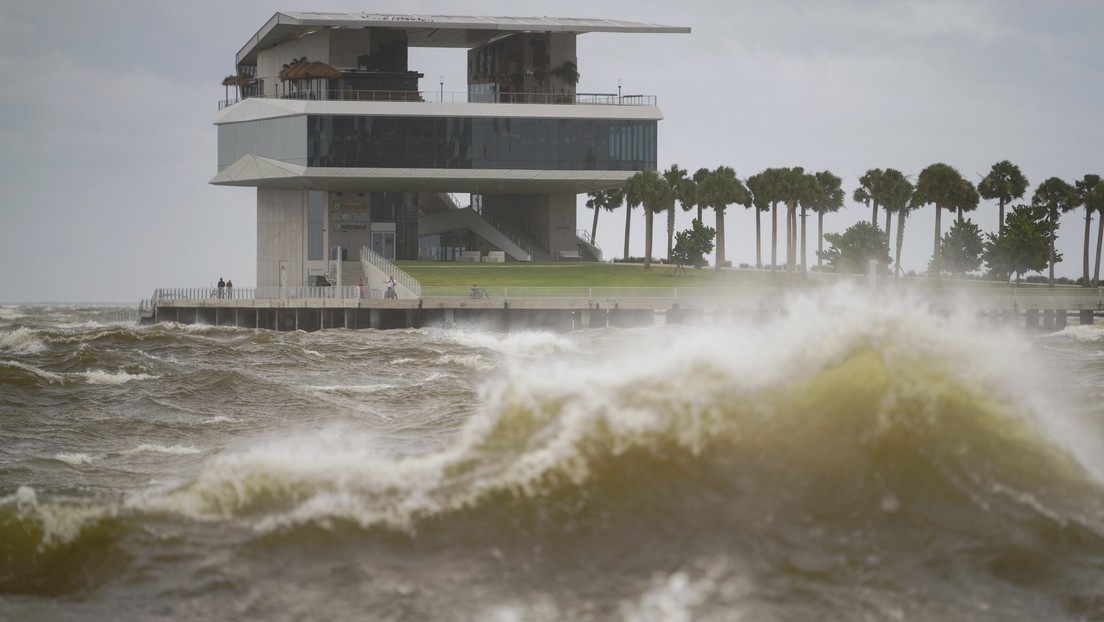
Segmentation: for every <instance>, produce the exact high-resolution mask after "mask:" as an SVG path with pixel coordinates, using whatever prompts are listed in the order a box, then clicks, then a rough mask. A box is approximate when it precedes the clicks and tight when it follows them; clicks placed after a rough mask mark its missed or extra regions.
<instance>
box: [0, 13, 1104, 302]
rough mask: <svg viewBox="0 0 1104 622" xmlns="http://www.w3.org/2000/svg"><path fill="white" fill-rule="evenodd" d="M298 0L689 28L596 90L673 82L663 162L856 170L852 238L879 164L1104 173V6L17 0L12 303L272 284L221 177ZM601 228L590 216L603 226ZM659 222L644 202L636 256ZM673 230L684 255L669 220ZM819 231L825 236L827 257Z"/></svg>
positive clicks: (603, 235)
mask: <svg viewBox="0 0 1104 622" xmlns="http://www.w3.org/2000/svg"><path fill="white" fill-rule="evenodd" d="M278 10H302V11H324V12H357V13H359V12H363V11H370V12H373V13H411V14H443V15H509V16H535V15H537V16H540V15H549V16H555V17H597V18H616V19H626V20H635V21H647V22H653V23H659V24H670V25H678V26H689V27H690V28H692V29H693V32H692V33H691V34H688V35H687V34H679V35H675V34H668V35H636V34H603V33H592V34H586V35H583V36H580V38H579V46H578V52H579V72H580V74H581V76H582V77H581V79H580V81H579V85H578V90H579V91H581V92H616V89H617V81H618V79H620V80H621V81H622V84H623V91H624V92H625V93H633V94H635V93H643V94H651V95H656V96H657V98H658V103H659V106H660V108H661V109H662V111H663V114H664V117H665V118H664V120H663V121H661V122H660V129H659V158H658V159H659V167H660V168H661V169H666V168H667V167H669V166H670V165H671V164H673V163H677V164H679V165H680V166H682V167H683V168H687V169H689V170H690V171H691V172H693V171H694V170H696V169H698V168H700V167H708V168H714V167H716V166H718V165H722V164H723V165H728V166H732V167H733V168H735V169H736V171H737V174H738V175H739V176H741V177H744V178H746V177H747V176H749V175H752V174H754V173H756V172H759V171H761V170H763V169H764V168H767V167H771V166H803V167H805V169H806V170H807V171H820V170H830V171H832V172H834V173H835V174H837V175H839V176H840V177H842V178H843V186H844V189H845V191H846V192H847V195H848V202H847V206H846V207H845V209H844V210H843V211H842V212H841V213H839V214H836V215H831V216H829V217H827V218H826V228H827V229H828V230H830V231H842V230H844V229H845V228H847V227H848V226H850V225H851V224H853V223H854V222H856V221H858V220H861V219H864V218H869V216H870V212H869V210H868V209H867V208H865V207H864V206H862V205H861V204H858V203H854V202H853V201H851V200H850V197H851V193H852V191H853V190H854V188H855V186H856V184H857V179H858V177H859V176H860V175H862V174H863V172H864V171H866V170H867V169H870V168H876V167H877V168H887V167H893V168H897V169H900V170H901V171H902V172H904V173H905V174H906V175H909V176H911V177H912V178H913V179H915V176H916V175H917V174H918V173H919V172H920V171H921V170H922V169H923V168H924V167H925V166H927V165H929V164H932V163H934V162H945V163H947V164H950V165H951V166H953V167H955V168H957V169H958V170H959V171H960V172H961V173H962V174H963V175H964V176H966V177H967V178H968V179H970V180H971V181H973V182H977V181H978V180H980V179H981V177H982V176H983V175H984V174H985V173H986V172H987V171H988V170H989V168H990V166H992V164H993V163H995V162H997V161H1000V160H1004V159H1008V160H1011V161H1012V162H1014V163H1016V164H1018V165H1019V166H1020V168H1021V169H1022V170H1023V172H1024V174H1025V175H1026V176H1027V177H1028V179H1029V181H1030V182H1031V185H1032V188H1031V189H1030V190H1029V191H1028V196H1027V197H1025V199H1029V198H1030V192H1031V191H1032V190H1033V189H1034V187H1035V186H1036V185H1038V183H1039V182H1042V181H1043V180H1044V179H1046V178H1048V177H1051V176H1058V177H1061V178H1063V179H1065V180H1067V181H1069V182H1073V181H1074V180H1076V179H1080V178H1081V177H1082V176H1084V175H1085V174H1086V173H1097V174H1104V147H1102V145H1104V117H1102V114H1101V110H1102V108H1104V36H1102V35H1101V34H1100V32H1101V26H1102V25H1104V2H1101V1H1099V0H1084V1H1063V0H1057V1H1048V2H1037V1H1030V0H1013V1H1009V0H984V1H976V2H974V1H957V2H949V1H948V2H944V1H895V0H869V1H867V0H848V1H827V0H824V1H813V0H810V1H808V2H796V1H786V0H769V1H767V0H763V1H754V2H753V1H741V0H724V1H717V2H712V1H710V2H692V1H690V2H670V1H669V0H664V1H662V2H660V1H652V0H632V1H628V0H614V1H610V2H594V1H589V2H577V1H574V0H556V1H555V2H552V1H548V0H545V1H543V2H530V1H526V0H510V1H503V0H481V1H480V2H448V1H424V2H417V1H409V0H404V1H402V2H399V1H392V2H370V3H365V2H348V1H344V0H329V1H325V2H317V1H313V0H299V1H298V2H295V3H292V4H288V3H287V2H286V0H280V1H279V2H271V1H268V0H234V1H233V2H226V1H225V0H220V1H218V2H214V1H211V0H189V1H188V2H160V1H156V2H155V1H150V0H95V1H89V0H66V1H62V0H36V1H35V2H17V1H15V0H0V84H3V87H2V88H0V302H47V301H54V302H77V301H84V302H136V301H137V300H138V299H140V298H143V297H148V296H150V295H151V294H152V292H153V290H154V289H155V288H157V287H198V286H206V285H209V284H211V283H214V282H215V281H217V280H218V278H219V277H224V278H232V279H233V280H234V283H235V285H237V286H239V287H248V286H252V285H253V284H254V283H255V275H256V208H255V190H254V189H252V188H226V187H216V186H211V185H209V184H208V183H207V182H208V181H209V180H210V179H211V177H213V176H214V174H215V173H216V170H215V165H216V129H215V127H214V125H213V124H212V121H213V119H214V116H215V113H216V111H217V102H218V100H220V99H222V98H223V93H224V89H223V87H222V85H221V82H222V79H223V78H224V77H225V76H227V75H229V74H232V73H234V54H235V53H236V52H237V51H238V49H240V48H241V47H242V45H243V44H244V43H245V41H246V40H247V39H249V38H250V37H251V36H252V35H253V34H254V33H256V32H257V30H258V29H259V28H260V27H261V26H262V25H263V24H264V23H265V21H267V20H268V19H269V18H270V17H272V15H273V14H274V13H275V12H276V11H278ZM411 65H412V67H411V68H412V69H415V70H418V71H421V72H423V73H424V74H425V76H426V78H425V79H424V81H423V85H422V88H423V89H426V90H437V89H438V88H440V87H439V85H438V81H439V79H440V78H439V76H442V75H443V76H444V80H445V86H444V89H445V90H446V91H463V90H464V88H465V87H464V83H465V75H464V67H465V54H464V52H463V51H462V50H432V51H412V54H411ZM583 198H584V199H585V197H583ZM581 204H582V201H580V205H581ZM996 211H997V208H996V205H995V203H990V202H986V201H983V202H982V205H981V206H980V208H979V209H978V211H977V212H974V213H973V214H971V217H972V218H973V220H974V221H975V222H976V223H978V224H979V225H980V226H981V228H982V230H983V231H993V230H995V228H996V225H997V216H996ZM689 219H690V216H688V215H682V214H680V217H679V223H678V226H677V229H684V228H687V227H688V226H689ZM590 222H591V212H590V210H588V209H586V208H585V207H582V206H580V209H579V227H580V228H589V227H590ZM950 222H951V219H950V218H948V217H944V218H943V226H944V231H946V228H947V227H948V226H949V225H950ZM726 223H727V226H726V231H727V240H728V242H727V256H728V258H729V259H731V260H732V261H733V262H734V263H737V264H739V263H742V262H746V263H754V259H755V247H754V216H753V213H752V212H750V211H748V210H745V209H743V208H741V207H738V206H734V207H732V208H730V209H729V211H728V216H727V218H726ZM811 223H815V220H811ZM706 224H709V225H712V224H714V223H713V216H712V214H711V213H710V214H707V216H706ZM1083 224H1084V220H1083V215H1082V214H1081V213H1071V214H1067V215H1066V216H1064V217H1063V219H1062V225H1061V230H1060V232H1059V233H1060V236H1061V237H1060V239H1059V248H1060V250H1061V251H1062V252H1064V253H1065V261H1064V262H1063V263H1061V264H1059V266H1058V274H1059V275H1064V276H1071V277H1076V276H1079V275H1080V257H1081V252H1082V250H1081V239H1082V237H1081V236H1082V234H1081V232H1082V227H1083ZM934 226H935V223H934V208H931V207H929V208H926V209H924V210H921V211H920V212H918V213H916V214H914V215H913V216H912V217H911V218H910V219H909V221H908V228H907V231H906V234H905V247H904V258H903V261H902V263H903V264H904V267H905V268H906V269H911V270H916V271H922V270H924V269H925V267H926V265H927V262H928V259H929V258H930V256H931V252H932V248H931V247H932V237H933V233H934ZM624 227H625V218H624V210H623V209H622V210H619V211H617V212H614V213H612V214H611V213H605V212H603V214H602V215H601V220H600V222H599V226H598V242H599V244H600V245H601V246H602V248H603V249H604V250H605V253H606V257H607V258H610V257H620V256H621V253H622V246H623V236H624ZM643 229H644V227H643V216H642V215H641V214H640V212H639V210H637V211H636V212H634V222H633V242H632V248H631V252H632V254H634V255H636V256H640V255H643V249H644V240H643V235H642V234H643ZM655 235H656V237H655V250H654V254H655V255H656V256H662V255H663V254H664V253H665V249H666V242H665V240H666V237H665V235H666V234H665V227H664V226H663V225H662V224H661V223H658V222H657V226H656V233H655ZM1094 238H1095V223H1094ZM815 243H816V242H815V235H814V234H813V230H810V236H809V249H810V250H809V258H810V263H812V262H813V261H815V255H814V254H813V250H814V249H815ZM768 248H769V247H768ZM780 256H781V255H780Z"/></svg>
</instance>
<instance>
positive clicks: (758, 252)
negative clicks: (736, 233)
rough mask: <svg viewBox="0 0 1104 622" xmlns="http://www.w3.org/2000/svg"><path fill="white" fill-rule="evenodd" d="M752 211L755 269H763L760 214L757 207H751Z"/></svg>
mask: <svg viewBox="0 0 1104 622" xmlns="http://www.w3.org/2000/svg"><path fill="white" fill-rule="evenodd" d="M752 209H754V210H755V269H756V270H762V269H763V219H762V218H761V214H762V212H760V211H759V206H757V205H753V206H752Z"/></svg>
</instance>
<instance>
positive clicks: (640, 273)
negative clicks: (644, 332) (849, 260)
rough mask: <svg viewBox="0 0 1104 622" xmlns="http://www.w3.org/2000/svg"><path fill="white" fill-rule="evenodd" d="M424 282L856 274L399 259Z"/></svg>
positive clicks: (513, 283) (695, 281)
mask: <svg viewBox="0 0 1104 622" xmlns="http://www.w3.org/2000/svg"><path fill="white" fill-rule="evenodd" d="M395 263H396V265H397V266H398V267H399V268H402V270H403V271H405V272H406V273H407V274H409V275H410V276H412V277H414V278H415V279H417V280H418V281H419V282H420V283H421V284H422V285H431V286H432V285H453V286H456V285H464V286H471V285H475V284H478V285H485V286H488V287H518V286H528V287H757V286H767V285H781V284H787V283H793V284H804V283H805V282H806V281H812V282H820V281H825V280H827V281H831V282H836V281H838V280H840V279H841V278H842V279H855V278H859V277H854V276H842V277H841V276H839V275H835V274H815V275H814V274H809V275H801V274H792V275H787V274H786V273H784V272H774V273H772V272H771V271H769V270H714V269H713V268H702V269H700V270H695V269H682V270H680V271H679V273H678V276H677V277H676V276H675V268H674V266H668V265H660V264H652V267H651V268H650V269H648V270H645V269H644V267H643V266H642V265H639V264H614V263H589V262H587V263H520V262H517V263H501V264H473V263H454V262H449V263H442V262H432V261H398V262H395Z"/></svg>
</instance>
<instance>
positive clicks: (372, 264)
mask: <svg viewBox="0 0 1104 622" xmlns="http://www.w3.org/2000/svg"><path fill="white" fill-rule="evenodd" d="M360 267H361V270H362V271H363V273H364V275H365V277H364V285H365V290H366V292H365V295H366V297H368V298H383V297H384V293H385V292H386V289H387V285H386V283H387V281H388V280H389V279H392V278H393V279H395V294H397V295H398V297H399V298H400V299H402V300H417V299H418V298H421V297H422V284H421V283H419V282H418V281H416V280H415V279H414V277H412V276H410V275H409V274H407V273H405V272H403V271H402V270H401V269H400V268H399V267H398V266H396V265H395V264H393V263H391V262H390V261H387V260H386V259H384V258H383V257H381V256H380V255H379V254H378V253H375V252H373V251H372V249H370V248H368V247H367V246H364V247H362V248H361V249H360ZM354 285H355V283H354Z"/></svg>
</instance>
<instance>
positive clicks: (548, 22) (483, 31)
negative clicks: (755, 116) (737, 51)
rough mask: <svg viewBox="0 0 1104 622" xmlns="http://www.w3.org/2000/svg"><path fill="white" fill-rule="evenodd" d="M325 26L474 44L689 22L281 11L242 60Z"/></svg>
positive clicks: (670, 29)
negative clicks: (525, 34)
mask: <svg viewBox="0 0 1104 622" xmlns="http://www.w3.org/2000/svg"><path fill="white" fill-rule="evenodd" d="M321 28H390V29H393V30H403V31H405V32H406V37H407V44H408V45H409V46H410V47H443V48H473V47H477V46H480V45H483V44H484V43H487V42H488V41H490V40H491V39H494V38H496V37H502V36H505V35H509V34H512V33H515V32H568V33H575V34H584V33H588V32H622V33H648V34H663V33H689V32H690V28H689V27H686V26H664V25H661V24H650V23H646V22H629V21H624V20H615V19H582V18H575V17H479V16H472V15H404V14H378V13H309V12H296V11H281V12H279V13H276V14H275V15H273V16H272V19H270V20H268V22H267V23H265V25H264V26H262V27H261V29H260V30H259V31H257V34H255V35H253V37H252V38H250V39H249V41H248V42H246V44H245V45H244V46H242V49H241V50H240V51H239V52H238V54H237V57H236V61H237V63H238V64H242V63H245V64H253V63H255V62H256V55H257V52H258V51H260V50H263V49H267V48H270V47H272V46H274V45H277V44H280V43H284V42H285V41H290V40H292V39H295V38H297V37H300V36H303V35H305V34H308V33H310V32H313V31H315V30H319V29H321Z"/></svg>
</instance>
